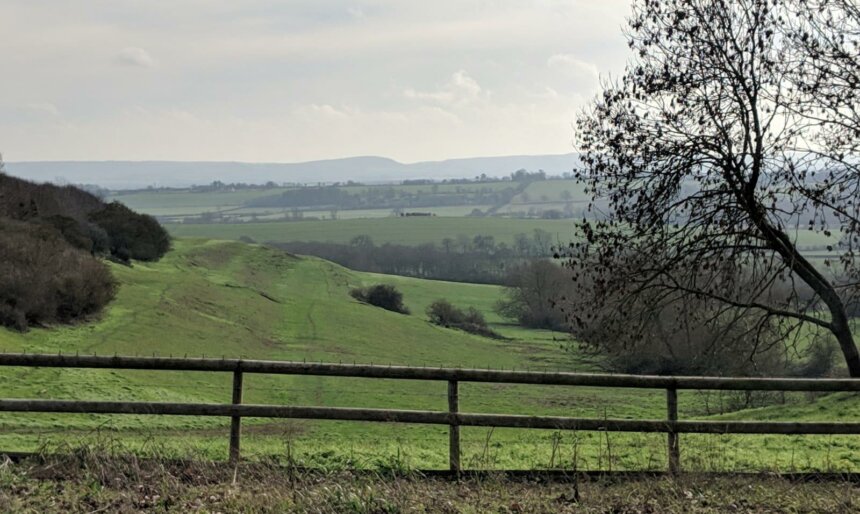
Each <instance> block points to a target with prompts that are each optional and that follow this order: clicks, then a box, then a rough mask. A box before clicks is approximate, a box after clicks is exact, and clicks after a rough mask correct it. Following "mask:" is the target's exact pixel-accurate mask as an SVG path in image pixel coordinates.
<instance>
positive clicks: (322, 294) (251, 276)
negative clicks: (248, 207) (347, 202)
mask: <svg viewBox="0 0 860 514" xmlns="http://www.w3.org/2000/svg"><path fill="white" fill-rule="evenodd" d="M112 269H113V271H114V273H115V274H116V276H117V277H118V278H119V280H120V282H121V283H122V286H121V288H120V291H119V296H118V298H117V299H116V301H115V302H114V303H113V304H112V305H111V307H110V308H109V309H108V311H107V312H106V313H105V315H104V316H103V317H102V319H100V320H96V321H93V322H91V323H87V324H82V325H80V326H75V327H63V328H53V329H35V330H32V331H30V332H28V333H25V334H20V333H16V332H12V331H8V330H5V329H4V330H0V349H2V351H7V352H20V351H27V352H46V353H56V352H64V353H75V352H80V353H87V354H90V353H98V354H101V355H104V354H110V355H112V354H115V353H116V354H124V355H152V354H155V355H174V356H182V355H186V354H187V355H189V356H200V355H206V356H210V357H212V356H215V357H217V356H229V357H237V356H241V357H245V358H263V359H294V360H302V359H307V360H313V361H319V360H322V361H333V362H338V361H342V362H360V363H368V362H373V363H383V364H386V363H391V364H401V365H419V366H420V365H428V366H443V365H444V366H462V367H481V368H485V367H491V368H505V369H511V368H516V369H537V370H541V369H547V368H549V369H564V370H590V369H593V366H592V364H591V363H590V361H589V359H587V358H585V357H584V356H582V355H579V354H577V353H576V352H571V351H565V350H563V349H562V346H563V345H566V344H568V343H567V342H566V338H565V336H564V334H559V333H553V332H547V331H532V330H525V329H521V328H517V327H512V326H510V325H506V324H503V323H502V320H500V319H499V318H498V317H497V316H495V314H493V313H492V311H491V309H492V305H493V304H494V302H495V301H496V300H497V299H498V298H499V295H500V294H501V290H500V288H498V287H496V286H485V285H472V284H455V283H446V282H434V281H424V280H418V279H409V278H403V277H388V276H380V275H372V274H367V273H356V272H352V271H350V270H347V269H344V268H342V267H339V266H337V265H334V264H332V263H330V262H327V261H323V260H320V259H316V258H300V257H294V256H289V255H287V254H284V253H281V252H278V251H275V250H272V249H268V248H265V247H261V246H256V245H244V244H241V243H234V242H224V241H204V240H191V239H180V240H177V241H176V242H175V249H174V250H173V251H171V252H170V253H169V254H168V255H167V256H166V257H165V258H164V259H163V260H162V261H161V262H158V263H154V264H145V263H136V264H135V266H134V267H132V268H128V267H123V266H116V265H113V266H112ZM377 282H390V283H395V284H397V285H398V287H400V288H401V290H402V291H403V292H404V294H405V300H406V303H407V305H408V306H409V307H410V309H411V310H412V315H408V316H406V315H401V314H396V313H391V312H388V311H384V310H381V309H377V308H374V307H370V306H367V305H363V304H360V303H358V302H356V301H355V300H353V299H352V298H351V297H350V296H349V294H348V291H349V289H350V287H353V286H356V285H364V284H371V283H377ZM440 297H444V298H447V299H449V300H451V301H452V302H454V303H455V304H458V305H461V306H469V305H472V306H475V307H476V308H478V309H480V310H482V311H483V312H484V313H485V314H486V315H487V317H488V319H489V321H491V323H493V328H494V329H496V330H497V331H499V332H501V333H502V334H503V335H504V336H506V337H507V338H508V339H506V340H491V339H485V338H481V337H477V336H472V335H469V334H466V333H463V332H459V331H455V330H449V329H444V328H440V327H436V326H433V325H431V324H429V323H428V322H427V321H426V316H425V315H424V309H425V308H426V305H428V304H429V303H430V302H432V301H433V300H434V299H436V298H440ZM0 379H2V380H3V383H4V385H5V388H4V394H3V396H4V397H18V398H60V399H66V398H68V399H113V400H150V401H181V402H215V403H225V402H229V400H230V376H228V375H227V374H212V373H179V372H146V371H113V370H71V369H30V368H26V369H23V368H22V369H12V368H9V369H3V370H0ZM245 386H246V389H245V401H246V402H248V403H273V404H293V405H325V406H363V407H380V408H382V407H385V408H402V409H433V410H443V409H445V408H446V384H444V383H428V382H418V381H384V380H367V379H342V378H332V377H275V376H267V375H252V376H248V377H246V379H245ZM706 405H710V406H713V405H716V401H715V400H714V399H713V398H712V399H710V400H709V401H708V402H706V401H705V398H704V397H703V396H702V395H700V394H698V393H693V392H690V393H683V394H682V395H681V416H682V418H687V419H691V418H706V417H708V416H709V415H710V414H712V412H709V411H708V410H707V409H706ZM461 408H462V409H463V410H464V411H467V412H469V411H471V412H499V413H512V414H547V415H568V416H582V417H604V416H605V417H610V418H625V419H632V418H663V417H664V409H665V398H664V396H663V392H661V391H634V390H618V389H595V388H562V387H537V386H535V387H532V386H515V385H502V384H463V385H462V386H461ZM732 416H734V417H737V418H743V419H785V420H803V419H833V420H836V419H844V420H854V421H857V420H860V398H858V397H857V396H856V395H832V396H828V397H825V398H822V399H817V400H815V399H812V398H806V397H797V396H790V397H789V402H788V403H787V404H786V405H777V406H773V407H767V408H763V409H758V410H755V411H748V412H740V413H735V414H732ZM244 424H245V426H246V431H245V435H244V439H243V451H244V454H245V455H249V456H250V455H278V456H280V457H281V458H284V457H285V456H286V455H289V456H290V458H292V459H294V460H296V461H298V462H301V463H303V464H306V465H312V466H318V467H322V468H327V469H330V468H343V467H369V468H387V467H391V466H402V467H414V468H431V467H445V466H446V459H447V429H446V427H440V426H434V427H429V426H412V425H389V424H371V423H348V422H322V421H317V422H315V421H299V420H295V421H270V420H262V419H247V420H245V422H244ZM227 425H228V421H227V420H223V419H211V418H190V417H167V416H164V417H144V416H95V415H63V414H3V415H2V416H0V427H2V428H3V431H2V433H0V449H2V450H33V449H36V448H38V447H39V446H40V445H42V444H44V443H46V442H55V441H58V440H62V441H79V440H98V439H100V438H104V437H110V438H117V439H119V440H121V441H123V443H124V444H127V445H128V446H129V447H132V448H136V449H138V450H140V451H143V452H146V451H148V449H150V448H152V447H153V445H154V444H156V443H157V444H158V445H160V446H163V447H164V448H167V449H172V451H176V452H177V453H181V452H184V451H188V450H189V449H193V450H194V451H198V452H202V453H203V454H204V455H206V456H209V457H214V458H223V457H224V456H225V454H226V442H227V437H226V435H227ZM462 434H463V462H464V464H465V465H466V466H468V467H471V468H479V469H483V468H496V467H504V468H545V467H557V466H567V467H570V466H573V465H574V464H575V465H576V466H578V467H580V468H581V469H582V468H592V469H598V468H599V469H607V468H612V469H625V468H627V469H629V468H661V467H662V466H664V465H665V457H664V453H665V439H664V438H663V437H662V436H659V435H642V434H608V435H607V434H603V433H572V432H564V433H556V432H553V431H526V430H513V429H498V430H485V429H475V428H464V429H463V431H462ZM682 451H683V460H684V465H686V466H689V467H695V468H698V469H726V468H733V469H756V470H760V469H782V470H787V469H837V470H850V469H854V470H856V469H860V440H857V438H856V437H821V436H816V437H812V436H810V437H796V438H789V437H781V436H749V437H747V436H744V437H711V436H701V437H698V436H684V437H682Z"/></svg>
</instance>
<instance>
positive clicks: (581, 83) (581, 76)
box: [546, 54, 600, 93]
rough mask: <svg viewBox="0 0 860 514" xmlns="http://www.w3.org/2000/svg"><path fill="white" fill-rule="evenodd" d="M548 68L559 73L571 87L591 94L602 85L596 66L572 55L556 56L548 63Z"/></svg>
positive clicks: (548, 60)
mask: <svg viewBox="0 0 860 514" xmlns="http://www.w3.org/2000/svg"><path fill="white" fill-rule="evenodd" d="M546 64H547V67H549V68H550V69H551V70H553V71H554V72H556V73H558V74H559V76H560V78H561V79H562V80H563V81H564V82H565V83H566V84H567V85H569V86H570V87H573V88H575V89H577V90H579V91H580V92H583V93H590V92H591V91H593V90H595V89H596V88H597V86H598V85H599V83H600V70H599V69H598V68H597V66H595V65H594V64H591V63H590V62H587V61H584V60H582V59H580V58H578V57H577V56H575V55H571V54H555V55H553V56H552V57H550V58H549V59H547V61H546Z"/></svg>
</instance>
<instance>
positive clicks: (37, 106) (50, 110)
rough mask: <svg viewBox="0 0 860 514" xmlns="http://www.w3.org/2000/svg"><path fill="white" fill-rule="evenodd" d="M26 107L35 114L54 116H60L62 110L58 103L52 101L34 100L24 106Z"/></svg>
mask: <svg viewBox="0 0 860 514" xmlns="http://www.w3.org/2000/svg"><path fill="white" fill-rule="evenodd" d="M24 109H25V110H26V111H28V112H30V113H33V114H40V115H48V116H53V117H59V116H60V110H59V109H58V108H57V106H56V105H54V104H52V103H50V102H32V103H28V104H26V105H25V106H24Z"/></svg>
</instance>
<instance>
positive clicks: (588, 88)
mask: <svg viewBox="0 0 860 514" xmlns="http://www.w3.org/2000/svg"><path fill="white" fill-rule="evenodd" d="M628 10H629V0H434V1H419V0H355V1H351V0H2V2H0V152H3V154H4V157H5V159H6V160H7V161H23V160H105V159H128V160H230V161H249V162H294V161H303V160H313V159H324V158H334V157H345V156H353V155H382V156H387V157H392V158H394V159H397V160H400V161H403V162H413V161H419V160H437V159H446V158H452V157H468V156H483V155H512V154H542V153H565V152H569V151H571V139H572V134H573V132H572V129H571V124H572V123H573V121H574V119H575V116H576V113H577V111H578V110H579V108H580V107H581V106H582V105H583V104H584V102H586V101H587V99H588V98H590V97H591V96H592V95H593V94H594V93H595V92H596V91H597V87H598V76H599V75H606V74H609V73H612V74H617V73H618V72H619V71H620V70H621V69H622V68H623V65H624V62H625V59H626V57H627V53H626V45H625V41H624V38H623V35H622V33H621V27H622V25H623V23H624V18H625V16H626V15H627V14H628Z"/></svg>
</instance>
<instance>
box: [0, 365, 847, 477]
mask: <svg viewBox="0 0 860 514" xmlns="http://www.w3.org/2000/svg"><path fill="white" fill-rule="evenodd" d="M0 366H6V367H8V366H26V367H55V368H100V369H134V370H161V371H200V372H222V373H232V374H233V401H232V403H230V404H200V403H166V402H112V401H79V400H36V399H0V412H66V413H88V414H154V415H184V416H223V417H229V418H231V426H230V446H229V455H230V461H231V462H236V461H238V459H239V454H240V441H241V426H242V425H241V423H242V418H243V417H255V418H299V419H320V420H347V421H375V422H390V423H418V424H433V425H448V426H449V464H450V469H451V471H452V472H455V473H456V472H459V471H460V431H459V427H461V426H476V427H511V428H537V429H556V430H586V431H613V432H651V433H654V432H658V433H665V434H667V454H668V467H669V471H670V472H672V473H677V472H679V471H680V469H681V467H680V445H679V440H678V434H682V433H699V434H855V435H856V434H860V422H762V421H686V420H679V419H678V390H682V389H684V390H722V391H817V392H840V391H851V392H858V391H860V380H857V379H798V378H722V377H666V376H643V375H614V374H591V373H562V372H558V373H551V372H533V371H531V372H530V371H499V370H481V369H459V368H418V367H404V366H378V365H377V366H374V365H349V364H323V363H305V362H285V361H263V360H243V359H206V358H199V359H198V358H191V359H189V358H163V357H103V356H78V355H74V356H71V355H39V354H0ZM247 373H261V374H280V375H315V376H336V377H360V378H370V379H406V380H432V381H443V382H447V383H448V410H447V411H419V410H393V409H364V408H342V407H313V406H287V405H250V404H243V403H242V389H243V387H242V379H243V376H244V375H245V374H247ZM460 382H485V383H487V382H490V383H507V384H535V385H556V386H589V387H616V388H635V389H663V390H665V391H666V419H661V420H625V419H590V418H573V417H560V416H524V415H507V414H480V413H465V412H460V410H459V391H458V384H459V383H460Z"/></svg>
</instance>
